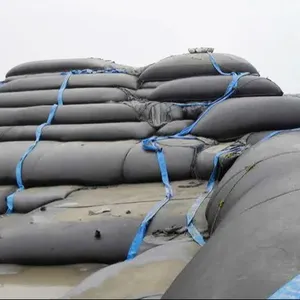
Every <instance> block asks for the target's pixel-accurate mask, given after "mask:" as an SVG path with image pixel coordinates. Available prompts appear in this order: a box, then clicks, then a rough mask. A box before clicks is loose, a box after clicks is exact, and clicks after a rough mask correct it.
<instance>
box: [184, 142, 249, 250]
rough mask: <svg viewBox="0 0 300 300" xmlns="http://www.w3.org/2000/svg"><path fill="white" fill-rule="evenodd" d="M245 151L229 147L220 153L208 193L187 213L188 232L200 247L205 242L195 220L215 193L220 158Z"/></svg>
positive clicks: (216, 158) (209, 182) (216, 159)
mask: <svg viewBox="0 0 300 300" xmlns="http://www.w3.org/2000/svg"><path fill="white" fill-rule="evenodd" d="M244 149H245V146H233V147H229V148H228V149H224V150H222V151H220V152H218V153H217V154H216V155H215V157H214V161H213V171H212V173H211V175H210V178H209V180H208V183H207V186H206V193H204V194H203V195H201V196H200V197H199V198H198V199H197V200H196V201H195V203H194V204H193V205H192V207H191V209H190V210H189V211H188V213H187V227H188V232H189V233H190V235H191V236H192V238H193V240H194V241H195V242H196V243H198V244H199V245H200V246H203V245H204V244H205V241H204V239H203V237H202V235H201V234H200V232H199V231H198V230H197V228H196V227H195V226H194V225H193V219H194V217H195V215H196V213H197V211H198V209H199V207H200V206H201V204H202V203H203V202H204V200H206V198H207V197H208V196H209V195H210V194H211V192H212V191H213V189H214V187H215V184H216V180H217V175H218V170H219V167H220V157H221V156H222V155H223V154H229V153H238V152H242V151H243V150H244Z"/></svg>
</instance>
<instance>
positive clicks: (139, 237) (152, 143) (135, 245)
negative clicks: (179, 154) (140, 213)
mask: <svg viewBox="0 0 300 300" xmlns="http://www.w3.org/2000/svg"><path fill="white" fill-rule="evenodd" d="M209 55H210V58H211V62H212V64H213V66H214V67H215V68H216V70H217V71H218V72H219V73H220V74H222V75H226V76H229V75H230V76H232V80H231V82H230V84H229V85H228V87H227V89H226V91H225V93H224V95H223V96H222V97H220V98H219V99H217V100H215V101H213V102H209V101H205V102H199V103H197V104H200V105H206V106H208V108H207V109H206V110H205V112H204V113H202V114H201V115H200V116H199V118H198V119H197V120H196V121H195V122H194V123H193V124H192V125H190V126H188V127H186V128H184V129H183V130H181V131H180V132H179V133H177V134H175V135H172V136H165V137H156V136H154V137H151V138H148V139H144V140H143V141H142V147H143V149H144V150H145V151H152V152H156V154H157V159H158V164H159V168H160V173H161V177H162V182H163V184H164V186H165V189H166V197H165V199H164V200H163V201H161V202H159V203H158V204H157V205H155V206H154V208H153V209H152V210H151V211H150V212H149V213H148V214H147V216H146V217H145V219H144V220H143V222H142V223H141V225H140V227H139V229H138V232H137V234H136V236H135V238H134V240H133V242H132V244H131V246H130V249H129V252H128V255H127V259H128V260H129V259H133V258H134V257H135V256H136V255H137V253H138V250H139V247H140V245H141V243H142V242H143V239H144V236H145V234H146V230H147V227H148V225H149V223H150V221H151V220H152V219H153V218H154V216H155V215H156V213H157V212H158V211H159V210H160V209H161V208H162V207H163V206H164V205H165V204H166V203H167V202H168V201H169V200H170V199H171V198H172V197H173V192H172V188H171V185H170V182H169V176H168V171H167V166H166V160H165V157H164V153H163V150H162V148H161V147H160V146H159V145H158V144H157V141H159V140H163V139H195V137H187V135H188V134H190V132H191V131H192V130H193V129H194V127H195V126H196V125H197V124H198V123H199V121H200V120H201V119H202V118H203V117H204V116H205V115H206V114H207V113H208V112H209V111H210V110H211V109H212V108H213V107H214V106H215V105H217V104H219V103H221V102H223V101H225V100H226V99H228V98H229V97H230V96H232V95H233V94H234V93H235V90H236V88H237V85H238V81H239V79H240V78H241V77H243V76H245V75H248V73H242V74H236V73H234V72H233V73H224V72H222V70H221V68H220V67H219V66H218V65H217V63H216V61H215V60H214V58H213V56H212V55H211V54H209ZM176 105H178V106H182V107H184V106H188V105H190V106H194V105H191V104H176ZM220 155H221V154H220ZM220 155H219V156H220ZM217 162H218V158H217ZM217 162H216V164H217ZM214 163H215V162H214ZM215 174H216V171H215V172H213V174H212V175H211V178H210V181H209V185H208V191H210V189H212V187H213V185H214V181H213V179H212V178H214V176H215ZM204 199H205V197H202V198H201V197H200V198H198V199H197V200H196V204H195V205H193V206H192V208H191V209H190V210H189V212H188V214H187V226H188V231H189V233H190V234H191V236H192V237H193V239H194V240H195V241H196V242H197V243H199V244H201V245H203V244H204V239H203V237H202V235H201V234H200V233H199V232H198V231H197V229H196V227H195V226H194V225H193V223H192V221H193V218H194V216H195V213H196V211H197V209H198V208H199V206H200V205H201V203H203V201H204Z"/></svg>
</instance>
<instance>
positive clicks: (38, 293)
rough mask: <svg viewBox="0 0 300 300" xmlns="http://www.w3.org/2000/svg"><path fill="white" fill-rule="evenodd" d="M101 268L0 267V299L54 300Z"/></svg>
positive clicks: (78, 266) (91, 265)
mask: <svg viewBox="0 0 300 300" xmlns="http://www.w3.org/2000/svg"><path fill="white" fill-rule="evenodd" d="M103 267H105V266H104V265H97V264H80V265H69V266H54V267H37V266H18V265H0V299H16V298H19V299H20V298H21V299H57V298H61V297H62V296H63V295H64V294H65V293H66V292H68V291H69V290H70V289H71V288H72V287H74V286H76V285H77V284H79V283H80V282H81V281H82V280H83V279H85V278H86V277H87V276H89V275H91V274H92V273H94V272H95V271H97V270H99V269H100V268H103Z"/></svg>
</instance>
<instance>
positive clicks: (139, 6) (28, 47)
mask: <svg viewBox="0 0 300 300" xmlns="http://www.w3.org/2000/svg"><path fill="white" fill-rule="evenodd" d="M0 28H1V29H0V33H1V35H0V38H1V48H0V54H1V55H0V80H2V79H4V77H5V74H6V72H7V71H8V70H9V69H10V68H12V67H13V66H15V65H17V64H20V63H23V62H28V61H34V60H42V59H54V58H78V57H100V58H104V59H111V60H114V61H116V62H117V63H122V64H129V65H133V66H142V65H147V64H149V63H153V62H155V61H157V60H159V59H162V58H164V57H166V56H169V55H172V54H180V53H184V52H187V49H188V48H190V47H214V48H215V52H224V53H231V54H235V55H238V56H241V57H243V58H245V59H247V60H248V61H250V62H251V63H252V64H253V65H254V66H255V67H256V68H257V69H258V70H259V72H260V73H261V75H263V76H266V77H269V78H270V79H272V80H273V81H275V82H276V83H277V84H278V85H279V86H280V87H281V88H282V89H283V91H284V92H285V93H297V92H298V93H299V92H300V33H299V31H300V0H285V1H283V0H281V1H280V0H214V1H210V0H184V1H183V0H182V1H180V0H148V1H143V0H0Z"/></svg>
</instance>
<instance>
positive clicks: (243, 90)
mask: <svg viewBox="0 0 300 300" xmlns="http://www.w3.org/2000/svg"><path fill="white" fill-rule="evenodd" d="M231 81H232V76H221V75H219V76H197V77H190V78H184V79H177V80H172V81H169V82H167V83H164V84H162V85H160V86H159V87H157V88H156V89H155V90H154V91H153V92H152V93H151V95H150V96H149V99H150V100H153V101H168V102H169V101H170V102H191V101H199V102H201V101H212V100H217V99H219V98H220V97H221V96H223V95H224V94H225V91H226V89H227V87H228V85H229V84H230V82H231ZM282 94H283V93H282V91H281V89H280V88H279V86H278V85H276V84H275V83H274V82H272V81H271V80H269V79H266V78H263V77H258V76H244V77H242V78H241V79H240V80H239V81H238V86H237V89H236V91H235V93H234V94H233V95H232V97H251V96H252V97H255V96H281V95H282Z"/></svg>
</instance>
